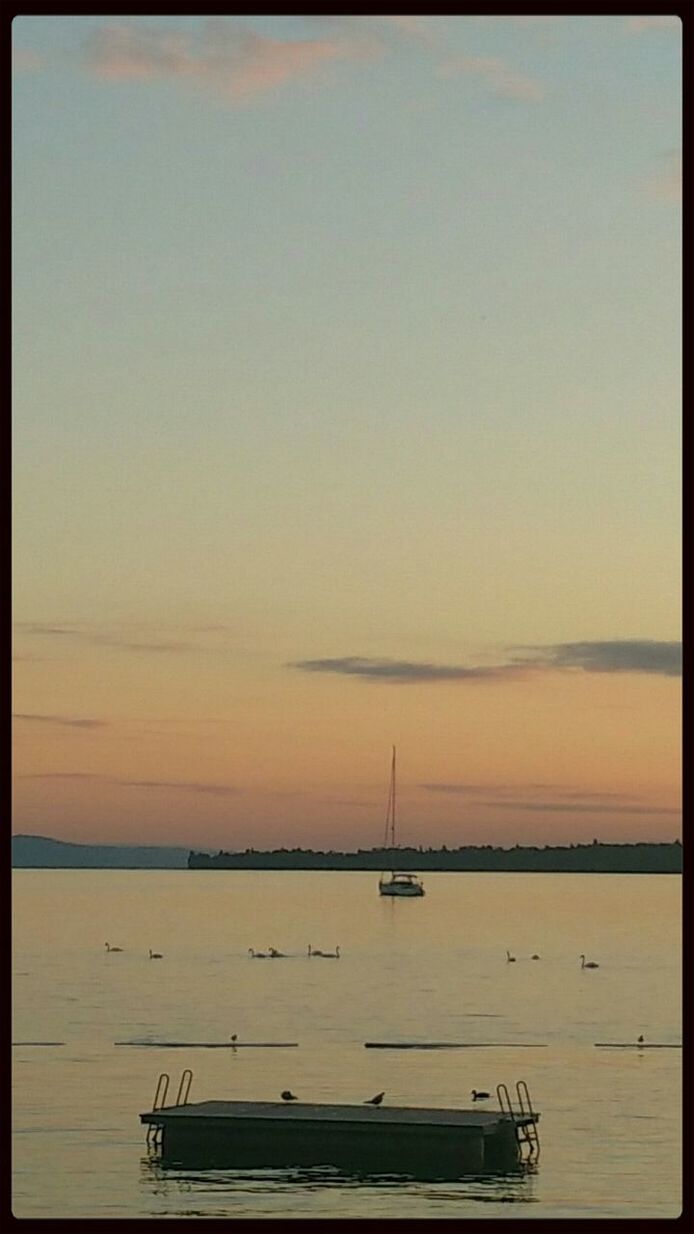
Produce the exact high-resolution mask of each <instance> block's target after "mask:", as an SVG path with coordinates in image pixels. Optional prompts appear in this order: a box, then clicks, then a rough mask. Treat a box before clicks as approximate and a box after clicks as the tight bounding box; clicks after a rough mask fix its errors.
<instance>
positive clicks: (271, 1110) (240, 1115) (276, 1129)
mask: <svg viewBox="0 0 694 1234" xmlns="http://www.w3.org/2000/svg"><path fill="white" fill-rule="evenodd" d="M539 1117H540V1116H539V1114H537V1113H535V1112H534V1111H532V1112H530V1113H529V1114H526V1115H525V1117H521V1116H520V1115H514V1114H513V1113H511V1114H508V1113H506V1112H504V1111H497V1112H496V1113H494V1112H492V1111H489V1110H456V1109H424V1108H419V1107H411V1106H387V1105H381V1106H371V1105H366V1104H363V1105H327V1104H311V1103H308V1102H306V1103H304V1102H300V1101H293V1102H291V1103H289V1102H287V1103H285V1102H282V1101H279V1102H267V1101H201V1102H198V1103H195V1104H185V1105H178V1106H168V1107H163V1108H160V1109H155V1110H152V1111H150V1112H149V1113H146V1114H141V1115H140V1121H141V1122H142V1123H145V1124H147V1125H148V1128H149V1130H148V1138H149V1135H150V1132H151V1131H152V1129H153V1128H156V1129H157V1131H156V1132H155V1134H158V1142H159V1144H160V1147H161V1159H162V1165H165V1166H167V1165H168V1166H171V1167H178V1168H197V1169H201V1168H208V1169H209V1168H217V1169H229V1168H246V1169H247V1168H286V1167H288V1166H319V1165H327V1166H334V1167H336V1168H338V1169H347V1170H349V1171H354V1172H366V1173H370V1174H374V1173H377V1174H391V1173H396V1174H411V1175H413V1176H415V1177H419V1178H432V1179H433V1178H441V1179H443V1178H447V1179H453V1178H458V1177H460V1176H461V1175H465V1174H482V1173H506V1172H508V1171H513V1170H518V1169H520V1168H522V1165H523V1154H522V1151H521V1141H523V1142H524V1143H529V1142H530V1138H531V1135H532V1136H533V1137H534V1142H535V1144H537V1143H538V1142H537V1133H536V1123H537V1121H538V1120H539ZM538 1151H539V1145H538Z"/></svg>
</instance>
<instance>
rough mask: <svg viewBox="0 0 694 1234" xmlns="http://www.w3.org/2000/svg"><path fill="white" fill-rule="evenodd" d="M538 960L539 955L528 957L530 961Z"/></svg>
mask: <svg viewBox="0 0 694 1234" xmlns="http://www.w3.org/2000/svg"><path fill="white" fill-rule="evenodd" d="M539 958H540V957H539V955H531V957H530V959H531V960H539Z"/></svg>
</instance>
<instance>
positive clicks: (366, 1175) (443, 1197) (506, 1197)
mask: <svg viewBox="0 0 694 1234" xmlns="http://www.w3.org/2000/svg"><path fill="white" fill-rule="evenodd" d="M140 1166H141V1182H142V1184H143V1186H145V1187H147V1188H148V1189H150V1190H151V1193H152V1194H153V1195H155V1196H160V1197H164V1198H165V1199H166V1200H167V1201H168V1202H169V1203H172V1204H175V1202H176V1200H177V1199H178V1200H179V1202H180V1200H181V1199H182V1198H183V1197H184V1196H186V1197H190V1198H191V1199H193V1198H197V1199H198V1202H200V1201H201V1200H203V1199H205V1200H207V1199H210V1200H212V1201H213V1200H214V1198H215V1197H216V1198H217V1199H219V1196H220V1194H222V1193H224V1194H225V1195H228V1196H229V1197H232V1196H241V1195H244V1196H255V1197H262V1196H267V1198H268V1199H273V1198H274V1199H275V1200H277V1199H278V1198H279V1197H280V1196H282V1195H287V1194H292V1195H294V1194H296V1193H314V1194H315V1193H321V1192H328V1191H332V1192H340V1191H349V1192H350V1193H353V1192H355V1191H360V1192H378V1193H384V1194H397V1195H398V1196H400V1197H402V1196H403V1195H404V1194H405V1195H406V1194H410V1195H413V1196H417V1198H418V1199H422V1200H424V1199H430V1200H432V1201H437V1202H447V1201H451V1202H460V1201H461V1200H475V1201H477V1202H479V1203H496V1204H519V1203H520V1204H532V1203H535V1202H536V1201H537V1196H536V1195H535V1178H534V1176H535V1174H536V1168H535V1167H533V1166H523V1167H521V1168H520V1169H519V1170H516V1171H514V1172H513V1173H506V1174H494V1175H490V1174H483V1175H466V1176H464V1177H459V1178H457V1179H452V1178H450V1177H446V1178H434V1177H426V1176H424V1177H422V1176H421V1174H417V1175H414V1174H392V1173H391V1174H385V1173H377V1172H371V1171H365V1170H351V1169H345V1168H338V1167H336V1166H325V1165H321V1166H310V1167H308V1166H300V1167H292V1168H284V1169H251V1170H248V1169H224V1170H222V1169H190V1168H189V1169H181V1168H178V1167H176V1166H173V1165H167V1164H165V1163H164V1162H163V1161H162V1159H161V1158H160V1157H159V1156H157V1155H155V1154H152V1155H150V1156H147V1157H142V1158H141V1162H140ZM452 1184H455V1185H452ZM185 1211H186V1214H188V1215H189V1214H190V1212H191V1210H190V1209H188V1208H186V1210H185ZM204 1215H205V1216H211V1215H213V1214H212V1212H211V1210H210V1208H209V1207H207V1205H206V1206H205V1209H204Z"/></svg>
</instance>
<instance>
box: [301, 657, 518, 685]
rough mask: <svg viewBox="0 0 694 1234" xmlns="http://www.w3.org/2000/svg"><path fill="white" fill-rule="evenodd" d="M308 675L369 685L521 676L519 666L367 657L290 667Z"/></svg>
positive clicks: (308, 661) (304, 661) (338, 659)
mask: <svg viewBox="0 0 694 1234" xmlns="http://www.w3.org/2000/svg"><path fill="white" fill-rule="evenodd" d="M288 667H289V668H298V669H301V670H303V672H306V673H339V674H341V675H342V676H345V677H363V678H365V679H366V680H368V681H390V682H394V683H413V682H418V681H487V680H490V679H492V678H494V679H498V678H499V677H502V678H503V677H509V676H519V675H521V673H522V669H521V667H520V666H519V665H517V664H506V665H501V666H499V667H482V668H480V667H466V666H464V665H457V664H429V663H426V662H423V663H417V662H413V661H410V660H387V659H368V658H367V657H364V656H341V657H339V658H337V659H328V660H297V661H295V662H293V663H292V664H290V665H288Z"/></svg>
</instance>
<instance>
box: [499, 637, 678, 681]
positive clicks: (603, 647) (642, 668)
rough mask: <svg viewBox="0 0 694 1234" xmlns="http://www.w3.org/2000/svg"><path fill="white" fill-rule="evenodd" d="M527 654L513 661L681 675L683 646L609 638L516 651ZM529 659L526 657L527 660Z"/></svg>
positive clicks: (588, 669) (661, 674)
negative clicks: (602, 640) (599, 640)
mask: <svg viewBox="0 0 694 1234" xmlns="http://www.w3.org/2000/svg"><path fill="white" fill-rule="evenodd" d="M517 650H518V651H523V652H525V653H526V655H525V656H524V657H523V658H517V659H516V660H515V661H514V662H515V663H521V664H533V665H535V666H536V667H545V668H581V669H584V671H585V672H587V673H656V674H659V675H660V676H663V677H680V676H681V675H682V644H681V643H675V642H657V641H656V640H655V639H612V640H610V641H606V642H583V643H556V644H554V645H551V646H548V647H525V648H521V647H519V648H517ZM527 657H529V658H527Z"/></svg>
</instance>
